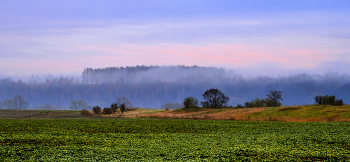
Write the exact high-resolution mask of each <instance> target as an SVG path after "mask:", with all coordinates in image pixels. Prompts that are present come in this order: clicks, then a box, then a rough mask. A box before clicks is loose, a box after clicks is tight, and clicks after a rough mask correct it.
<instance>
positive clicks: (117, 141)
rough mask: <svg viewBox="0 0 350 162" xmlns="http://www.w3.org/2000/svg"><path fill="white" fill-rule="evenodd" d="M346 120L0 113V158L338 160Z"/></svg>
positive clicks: (348, 154) (345, 148)
mask: <svg viewBox="0 0 350 162" xmlns="http://www.w3.org/2000/svg"><path fill="white" fill-rule="evenodd" d="M349 132H350V123H348V122H318V123H314V122H306V123H295V122H262V121H259V122H256V121H255V122H252V121H228V120H221V121H218V120H214V121H213V120H174V119H125V120H118V119H103V120H98V119H95V120H91V119H56V120H54V119H0V160H1V161H12V160H16V161H17V160H23V161H98V160H102V161H111V160H116V161H188V160H195V161H197V160H198V161H200V160H201V161H207V160H208V161H235V160H244V161H265V160H267V161H276V160H280V161H282V160H291V161H344V160H350V150H349V149H350V145H349V143H350V135H349Z"/></svg>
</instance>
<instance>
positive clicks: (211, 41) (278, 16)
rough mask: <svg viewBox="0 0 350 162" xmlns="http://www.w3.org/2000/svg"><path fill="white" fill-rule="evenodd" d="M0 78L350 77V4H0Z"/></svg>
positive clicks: (75, 0) (232, 0)
mask: <svg viewBox="0 0 350 162" xmlns="http://www.w3.org/2000/svg"><path fill="white" fill-rule="evenodd" d="M0 1H1V5H0V75H10V76H14V75H31V74H47V73H51V74H78V75H79V74H81V72H82V71H83V69H84V68H87V67H91V68H103V67H115V66H135V65H178V64H181V65H198V66H216V67H224V68H227V69H233V70H235V71H236V72H237V73H243V74H244V75H270V76H278V75H287V74H290V73H298V72H308V73H321V74H323V73H327V72H339V73H347V72H348V71H349V70H350V66H349V65H350V18H349V17H350V9H349V8H350V1H349V0H342V1H337V0H327V1H326V0H290V1H287V0H286V1H281V0H264V1H261V0H225V1H224V0H191V1H189V0H174V1H165V0H123V1H119V0H101V1H96V0H93V1H92V0H59V1H56V0H55V1H54V0H31V1H22V0H9V1H6V0H0Z"/></svg>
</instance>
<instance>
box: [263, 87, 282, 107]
mask: <svg viewBox="0 0 350 162" xmlns="http://www.w3.org/2000/svg"><path fill="white" fill-rule="evenodd" d="M266 97H267V99H266V102H267V106H281V105H282V104H281V102H280V100H282V101H283V99H282V92H281V91H277V90H274V91H271V90H270V93H269V94H267V96H266ZM269 102H270V103H271V104H269Z"/></svg>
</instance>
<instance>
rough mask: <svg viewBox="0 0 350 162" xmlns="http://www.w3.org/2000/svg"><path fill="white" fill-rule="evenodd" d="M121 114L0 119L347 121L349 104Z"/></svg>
mask: <svg viewBox="0 0 350 162" xmlns="http://www.w3.org/2000/svg"><path fill="white" fill-rule="evenodd" d="M128 110H129V111H126V112H124V113H121V112H119V110H117V112H116V113H115V114H110V115H105V114H99V115H91V114H90V113H89V112H84V113H83V114H81V111H71V110H0V118H52V119H59V118H174V119H201V120H246V121H258V120H259V121H285V122H316V121H320V122H324V121H350V105H344V106H330V105H307V106H284V107H269V108H266V107H261V108H219V109H218V108H187V109H185V108H182V109H170V110H169V111H166V110H165V109H140V108H137V109H135V108H133V109H128Z"/></svg>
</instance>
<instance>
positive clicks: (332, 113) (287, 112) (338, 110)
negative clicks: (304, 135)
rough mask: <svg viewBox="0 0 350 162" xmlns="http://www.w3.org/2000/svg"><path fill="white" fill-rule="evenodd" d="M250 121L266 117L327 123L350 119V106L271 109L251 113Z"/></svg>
mask: <svg viewBox="0 0 350 162" xmlns="http://www.w3.org/2000/svg"><path fill="white" fill-rule="evenodd" d="M250 117H251V118H252V119H256V120H258V119H261V120H263V119H264V118H266V117H271V118H276V119H284V120H285V121H327V120H330V118H338V119H339V121H348V120H349V119H350V106H349V105H344V106H330V105H308V106H289V107H278V108H277V107H273V108H268V109H267V110H265V111H261V112H257V113H253V114H252V115H250Z"/></svg>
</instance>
